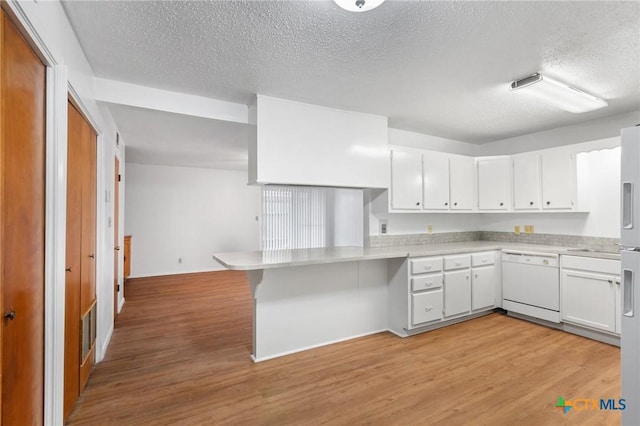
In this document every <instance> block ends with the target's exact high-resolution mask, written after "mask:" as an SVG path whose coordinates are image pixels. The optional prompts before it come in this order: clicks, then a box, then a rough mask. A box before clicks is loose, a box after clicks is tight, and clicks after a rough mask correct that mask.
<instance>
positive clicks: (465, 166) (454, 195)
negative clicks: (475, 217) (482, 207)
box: [449, 155, 477, 210]
mask: <svg viewBox="0 0 640 426" xmlns="http://www.w3.org/2000/svg"><path fill="white" fill-rule="evenodd" d="M449 188H450V194H449V198H450V201H449V203H450V207H451V210H473V209H474V207H475V205H476V202H475V200H476V192H477V187H476V166H475V159H474V158H473V157H465V156H461V155H452V156H451V157H450V158H449Z"/></svg>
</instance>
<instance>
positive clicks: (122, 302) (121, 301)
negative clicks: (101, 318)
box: [118, 297, 124, 313]
mask: <svg viewBox="0 0 640 426" xmlns="http://www.w3.org/2000/svg"><path fill="white" fill-rule="evenodd" d="M123 306H124V297H123V298H122V299H120V301H119V302H118V313H120V312H122V307H123Z"/></svg>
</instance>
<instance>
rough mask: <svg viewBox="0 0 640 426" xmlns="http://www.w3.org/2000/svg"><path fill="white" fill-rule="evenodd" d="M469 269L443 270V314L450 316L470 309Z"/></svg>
mask: <svg viewBox="0 0 640 426" xmlns="http://www.w3.org/2000/svg"><path fill="white" fill-rule="evenodd" d="M470 273H471V272H470V271H469V269H463V270H460V271H451V272H445V274H444V316H445V317H451V316H454V315H460V314H464V313H467V312H469V311H470V310H471V276H470Z"/></svg>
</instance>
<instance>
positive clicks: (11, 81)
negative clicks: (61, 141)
mask: <svg viewBox="0 0 640 426" xmlns="http://www.w3.org/2000/svg"><path fill="white" fill-rule="evenodd" d="M0 21H1V23H0V34H1V37H2V40H1V43H0V53H1V59H0V65H1V66H0V69H1V72H0V74H1V76H0V86H1V90H0V97H1V111H0V112H1V114H0V116H1V124H0V129H1V137H0V139H1V154H0V158H1V160H2V163H1V168H0V171H1V174H2V184H1V185H2V186H1V189H0V195H1V196H0V221H1V224H2V226H1V230H0V235H1V243H0V244H1V246H0V253H1V256H0V257H1V261H0V262H1V266H2V268H1V271H2V275H1V278H0V283H1V291H2V307H3V313H4V315H5V317H4V318H3V319H2V346H1V348H2V419H1V423H2V424H3V425H38V424H42V423H43V422H44V385H43V382H44V214H45V204H44V203H45V81H46V73H45V67H44V65H43V64H42V62H41V61H40V59H38V57H37V56H36V55H35V54H34V52H33V51H32V50H31V48H30V47H29V45H28V44H27V43H26V42H25V41H24V39H23V38H22V37H21V36H20V33H19V32H18V30H17V29H16V28H15V26H14V25H13V24H12V23H11V22H10V21H9V19H8V18H7V17H6V16H5V15H4V13H2V16H1V18H0Z"/></svg>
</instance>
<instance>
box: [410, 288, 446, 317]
mask: <svg viewBox="0 0 640 426" xmlns="http://www.w3.org/2000/svg"><path fill="white" fill-rule="evenodd" d="M411 302H412V309H411V322H412V323H413V324H420V323H424V322H429V321H436V320H439V319H442V290H437V291H429V292H426V293H419V294H413V295H411Z"/></svg>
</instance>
